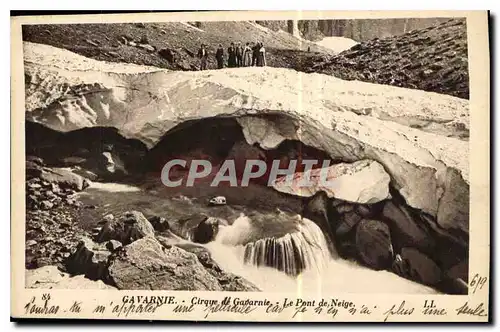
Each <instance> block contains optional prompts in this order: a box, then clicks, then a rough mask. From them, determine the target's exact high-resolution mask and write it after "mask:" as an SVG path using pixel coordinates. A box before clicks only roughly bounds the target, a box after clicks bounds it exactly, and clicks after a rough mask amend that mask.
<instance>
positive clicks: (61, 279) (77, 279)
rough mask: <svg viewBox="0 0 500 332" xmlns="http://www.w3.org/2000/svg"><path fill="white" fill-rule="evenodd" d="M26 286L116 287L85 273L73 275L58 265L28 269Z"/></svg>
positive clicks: (65, 287) (63, 287)
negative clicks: (90, 277) (85, 275)
mask: <svg viewBox="0 0 500 332" xmlns="http://www.w3.org/2000/svg"><path fill="white" fill-rule="evenodd" d="M25 286H26V288H42V289H77V290H82V289H115V288H114V287H112V286H109V285H106V284H105V283H103V282H102V281H101V280H98V281H93V280H90V279H87V278H85V277H84V276H83V275H78V276H74V277H71V276H70V275H69V274H67V273H64V272H62V271H60V270H59V269H58V268H57V267H56V266H43V267H40V268H37V269H34V270H26V279H25Z"/></svg>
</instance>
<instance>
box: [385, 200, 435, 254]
mask: <svg viewBox="0 0 500 332" xmlns="http://www.w3.org/2000/svg"><path fill="white" fill-rule="evenodd" d="M382 215H383V216H384V217H385V218H387V220H388V224H389V225H390V227H391V230H392V232H393V234H394V238H393V241H394V245H395V246H396V248H397V249H398V250H399V249H401V248H403V247H415V248H423V249H424V248H434V247H435V242H434V239H433V238H432V237H431V236H430V234H429V231H428V230H427V229H426V228H425V224H423V223H417V222H415V220H414V219H413V217H412V216H411V214H410V211H409V209H408V208H407V207H405V206H402V205H396V203H394V202H392V201H387V203H386V204H385V205H384V209H383V211H382Z"/></svg>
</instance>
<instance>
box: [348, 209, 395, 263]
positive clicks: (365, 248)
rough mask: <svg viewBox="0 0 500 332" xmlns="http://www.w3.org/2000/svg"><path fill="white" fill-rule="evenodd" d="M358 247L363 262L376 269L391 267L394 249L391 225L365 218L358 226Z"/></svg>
mask: <svg viewBox="0 0 500 332" xmlns="http://www.w3.org/2000/svg"><path fill="white" fill-rule="evenodd" d="M356 248H357V252H358V255H359V258H360V259H361V262H362V263H364V264H366V265H367V266H368V267H370V268H372V269H374V270H383V269H387V268H390V266H391V264H392V257H393V249H392V243H391V234H390V230H389V227H388V226H387V225H386V224H384V223H383V222H381V221H378V220H373V219H363V220H361V221H360V222H359V223H358V225H357V227H356Z"/></svg>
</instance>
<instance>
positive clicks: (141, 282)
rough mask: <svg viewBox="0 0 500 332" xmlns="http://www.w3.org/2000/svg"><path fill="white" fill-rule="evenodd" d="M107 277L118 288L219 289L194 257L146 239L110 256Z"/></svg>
mask: <svg viewBox="0 0 500 332" xmlns="http://www.w3.org/2000/svg"><path fill="white" fill-rule="evenodd" d="M108 275H109V277H108V278H109V279H108V280H109V283H111V284H113V285H116V287H117V288H118V289H127V290H132V289H141V290H191V291H208V290H210V291H220V290H222V287H221V286H220V284H219V282H218V281H217V279H216V278H215V277H214V276H212V275H211V274H210V273H209V272H207V270H206V269H205V268H204V267H203V265H201V263H200V262H199V261H198V258H197V257H196V255H194V254H192V253H189V252H187V251H185V250H183V249H180V248H178V247H175V246H169V247H168V248H166V247H164V246H162V245H161V244H160V243H159V242H158V241H157V240H156V239H155V238H153V237H149V236H148V237H144V238H142V239H139V240H137V241H135V242H133V243H131V244H129V245H127V246H125V247H123V248H122V249H120V250H119V251H117V252H116V253H115V254H113V256H112V257H111V258H110V260H109V267H108Z"/></svg>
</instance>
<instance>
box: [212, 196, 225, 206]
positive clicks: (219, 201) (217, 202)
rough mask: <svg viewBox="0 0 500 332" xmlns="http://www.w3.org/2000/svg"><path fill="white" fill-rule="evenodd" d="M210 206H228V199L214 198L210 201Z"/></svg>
mask: <svg viewBox="0 0 500 332" xmlns="http://www.w3.org/2000/svg"><path fill="white" fill-rule="evenodd" d="M208 204H209V205H226V197H224V196H217V197H214V198H211V199H210V201H209V202H208Z"/></svg>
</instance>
